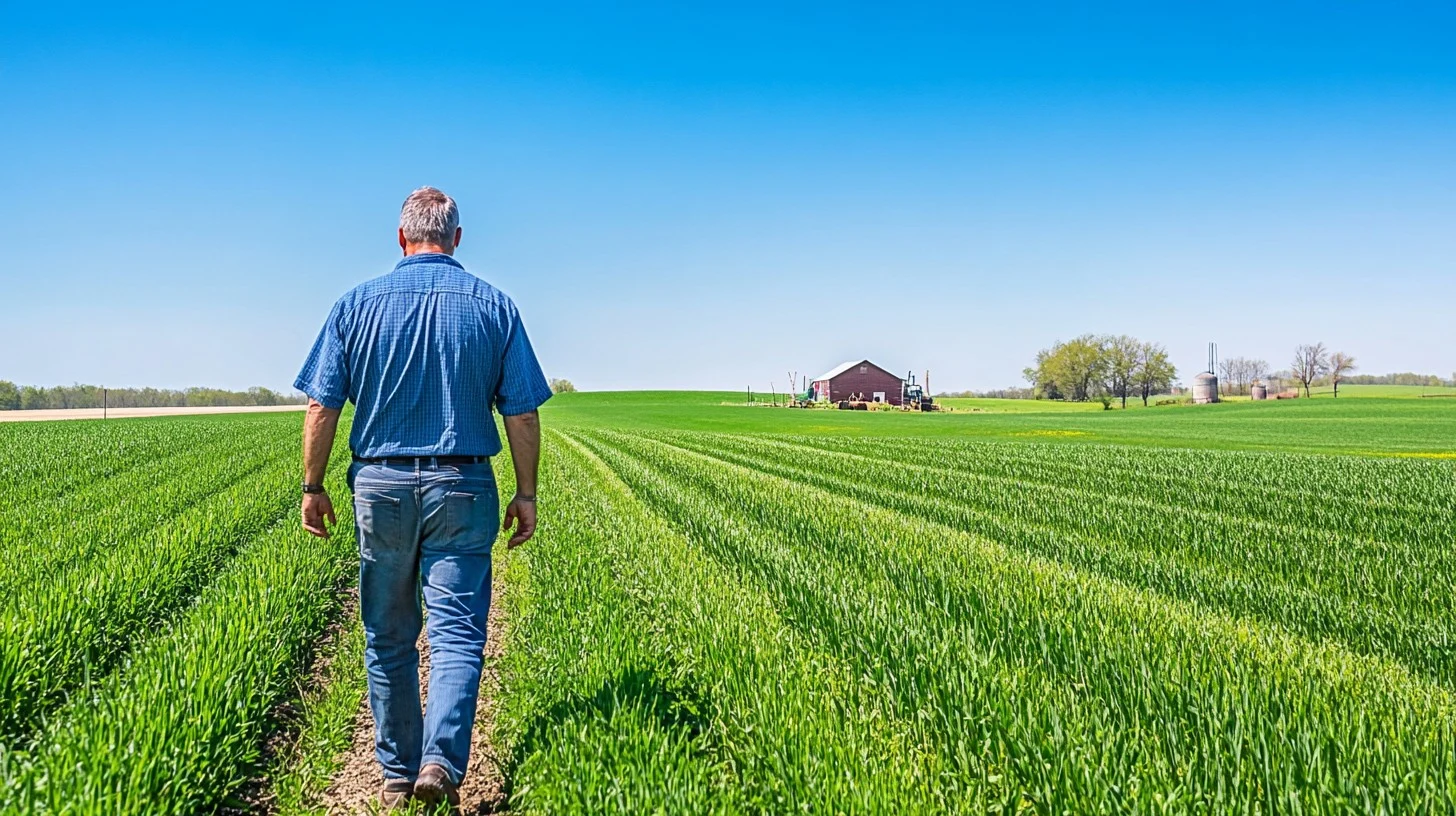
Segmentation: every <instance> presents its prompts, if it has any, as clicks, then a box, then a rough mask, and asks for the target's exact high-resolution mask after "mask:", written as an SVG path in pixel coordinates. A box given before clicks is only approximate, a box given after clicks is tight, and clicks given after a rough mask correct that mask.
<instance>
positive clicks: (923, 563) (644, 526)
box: [506, 431, 1456, 813]
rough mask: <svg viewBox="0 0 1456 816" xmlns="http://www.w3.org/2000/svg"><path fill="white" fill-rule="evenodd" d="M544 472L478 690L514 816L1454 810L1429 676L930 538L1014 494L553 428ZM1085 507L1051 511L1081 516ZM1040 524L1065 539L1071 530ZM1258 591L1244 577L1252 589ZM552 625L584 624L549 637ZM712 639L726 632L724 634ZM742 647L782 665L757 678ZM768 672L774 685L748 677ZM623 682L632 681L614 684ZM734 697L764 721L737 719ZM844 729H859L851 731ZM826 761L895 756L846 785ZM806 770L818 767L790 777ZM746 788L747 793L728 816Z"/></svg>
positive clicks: (1167, 599) (856, 463) (996, 534)
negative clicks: (491, 660)
mask: <svg viewBox="0 0 1456 816" xmlns="http://www.w3.org/2000/svg"><path fill="white" fill-rule="evenodd" d="M790 447H793V445H792V444H790ZM1053 453H1055V452H1053ZM1169 455H1171V456H1192V455H1195V454H1186V453H1174V454H1169ZM871 458H872V457H871ZM810 460H812V467H809V466H807V465H806V464H805V463H806V462H808V461H810ZM765 461H767V462H771V463H772V464H769V465H765V464H763V463H764V462H765ZM548 462H550V463H551V466H550V467H549V468H548V472H547V474H546V486H545V487H544V488H543V492H544V494H545V495H547V496H553V495H554V496H555V497H556V499H555V503H553V504H551V505H548V506H547V508H545V509H546V510H547V516H546V518H547V521H546V525H547V526H546V527H545V528H543V536H542V540H541V542H539V543H540V546H539V547H537V548H535V549H530V550H528V551H527V552H526V554H525V555H524V556H522V557H521V558H519V559H517V561H518V562H519V563H517V562H513V564H512V570H513V578H516V577H519V580H518V581H517V582H516V589H513V590H510V592H511V593H512V595H511V597H512V599H513V600H512V601H511V603H512V604H513V612H515V613H518V615H519V617H518V618H517V617H513V618H512V620H513V624H512V626H513V630H512V631H513V634H512V640H511V648H512V649H514V650H515V651H513V652H511V651H508V655H511V656H510V657H508V660H509V661H512V662H511V663H510V666H511V667H512V668H511V671H509V672H507V679H508V683H507V689H506V702H507V704H508V706H516V707H517V708H514V709H511V710H516V711H519V712H522V713H517V714H516V715H514V719H513V720H512V722H513V723H515V725H513V729H512V731H511V732H510V733H511V737H510V739H509V743H510V744H511V745H512V746H513V747H514V759H515V762H516V770H515V773H516V777H515V778H516V780H517V784H518V787H517V789H516V799H517V804H518V805H520V806H521V807H522V808H523V809H525V810H538V811H553V810H562V809H566V808H564V807H562V804H563V803H572V804H576V805H580V804H581V803H587V804H595V805H596V806H597V809H607V808H611V809H632V810H650V809H653V808H654V807H655V808H659V809H660V808H666V809H667V810H674V811H676V810H681V811H684V812H688V811H701V812H714V811H718V812H784V811H786V810H790V809H793V808H794V807H797V806H804V804H803V803H805V802H818V801H819V800H816V799H814V798H813V797H815V796H817V795H821V794H822V795H825V796H826V797H828V798H827V799H825V800H824V801H826V802H832V803H836V804H837V805H838V807H835V806H830V805H826V806H824V807H823V808H821V809H823V810H836V809H838V810H846V811H886V810H891V809H897V808H902V809H909V810H921V809H927V808H928V809H944V810H963V811H965V812H986V811H988V810H1001V811H1021V810H1028V809H1029V810H1033V811H1035V812H1044V813H1052V812H1057V813H1061V812H1078V813H1082V812H1103V813H1120V812H1156V811H1169V810H1171V811H1178V812H1184V811H1195V812H1312V813H1318V812H1382V811H1383V812H1389V813H1395V812H1431V811H1433V810H1450V809H1451V808H1452V807H1453V802H1456V798H1453V796H1456V760H1453V756H1452V751H1453V749H1456V701H1453V699H1452V695H1451V693H1450V692H1449V691H1448V690H1447V689H1445V688H1444V687H1443V686H1442V685H1441V684H1439V683H1436V682H1433V681H1432V680H1430V679H1427V678H1426V677H1424V676H1422V675H1421V674H1418V673H1413V672H1411V671H1410V670H1408V669H1407V668H1406V667H1405V666H1403V665H1401V663H1399V662H1396V661H1393V660H1391V659H1389V658H1387V657H1383V656H1380V655H1362V654H1360V653H1358V652H1356V651H1353V650H1351V649H1350V648H1349V647H1347V646H1345V645H1342V644H1341V643H1339V642H1335V641H1330V640H1325V639H1321V638H1315V637H1308V636H1305V635H1304V634H1302V633H1299V632H1297V631H1292V630H1293V629H1294V627H1290V626H1286V625H1281V624H1277V623H1270V622H1266V621H1265V620H1263V619H1261V618H1258V617H1248V616H1244V615H1241V614H1236V613H1233V612H1231V611H1229V610H1226V609H1223V608H1220V607H1218V606H1217V605H1212V604H1208V603H1204V602H1202V601H1196V600H1191V599H1189V598H1187V597H1180V596H1179V595H1178V594H1177V593H1172V592H1167V591H1155V590H1154V588H1153V583H1154V581H1153V579H1154V578H1155V577H1156V576H1154V575H1153V574H1152V573H1148V574H1147V575H1145V576H1144V578H1145V579H1146V581H1145V582H1143V583H1139V582H1138V581H1135V580H1133V581H1127V580H1122V579H1121V578H1120V577H1119V576H1116V575H1113V574H1110V573H1109V572H1104V571H1099V570H1097V569H1093V568H1091V567H1090V566H1089V565H1088V564H1087V563H1081V562H1077V561H1075V560H1074V559H1071V558H1064V557H1055V556H1054V555H1051V554H1049V553H1047V552H1043V551H1039V550H1038V549H1037V548H1035V547H1031V546H1027V545H1026V541H1029V540H1031V538H1030V535H1031V533H1032V532H1038V531H1036V530H1035V529H1034V528H1032V527H1030V526H1029V525H1030V524H1031V523H1032V522H1033V521H1034V519H1031V518H1017V517H1013V518H1012V521H1014V522H1015V523H1014V524H1002V525H1001V526H999V527H995V526H988V527H985V528H980V529H972V528H971V527H970V525H964V524H957V523H952V522H955V521H956V519H957V518H961V517H957V516H954V515H951V514H950V508H951V507H953V506H954V505H955V503H956V502H967V501H973V500H975V499H976V495H977V493H976V491H982V492H986V493H992V494H996V495H999V494H1000V493H1001V492H1010V493H1015V491H1017V490H1026V489H1028V488H1029V487H1030V486H1031V484H1030V482H1027V481H1025V480H1023V481H1022V482H1016V481H1014V480H1012V481H1008V482H1007V483H1006V484H1005V485H1004V486H1003V487H1001V488H995V486H994V485H991V484H990V483H986V482H979V483H978V482H975V481H974V480H969V481H970V482H971V483H973V484H976V485H977V487H976V490H975V491H970V492H967V493H966V494H964V495H956V494H952V495H950V496H946V495H937V494H936V493H935V490H936V486H937V485H942V486H948V485H950V484H951V483H953V482H955V481H956V478H955V474H954V473H951V472H935V473H932V474H930V476H929V478H926V479H922V480H919V481H913V480H909V481H907V480H908V479H909V477H908V475H907V471H906V470H905V469H903V468H904V466H901V465H897V464H896V463H894V462H892V461H889V460H885V461H881V462H878V463H875V462H869V463H866V462H863V461H860V460H858V459H850V460H844V459H835V458H833V457H827V458H821V457H820V455H819V454H817V453H815V452H813V451H808V450H775V449H774V448H773V446H772V445H770V444H768V443H767V442H766V441H763V440H753V441H750V440H732V439H720V438H711V437H707V436H704V437H702V438H699V439H697V440H690V439H685V438H683V437H682V436H676V437H672V438H668V437H664V438H663V439H660V440H659V439H648V438H641V437H633V436H627V435H623V434H617V433H612V432H609V431H593V432H573V433H571V434H569V435H566V436H558V437H553V439H552V442H551V444H550V446H549V451H548ZM896 468H902V469H901V470H897V469H896ZM945 470H947V471H953V470H954V467H951V468H945ZM814 472H827V475H825V476H824V478H822V479H820V480H819V481H813V480H810V479H809V478H807V477H808V476H809V475H810V474H812V473H814ZM1112 478H1115V470H1114V471H1113V473H1112ZM1324 478H1332V477H1328V476H1326V477H1324ZM882 484H883V487H882V486H881V485H882ZM853 485H862V486H863V488H864V491H867V492H857V491H856V490H854V489H853V487H852V486H853ZM993 488H994V489H993ZM875 491H877V492H878V493H879V494H881V495H879V496H878V497H876V496H875V495H872V493H873V492H875ZM1351 492H1352V493H1353V492H1355V491H1354V489H1353V488H1352V490H1351ZM1052 496H1055V497H1057V500H1058V501H1060V502H1066V501H1067V500H1068V494H1067V493H1065V492H1057V493H1053V494H1048V495H1047V496H1044V497H1043V499H1045V500H1047V501H1050V500H1051V497H1052ZM912 498H921V499H925V500H927V502H926V503H925V504H922V505H916V504H910V503H908V502H909V501H910V499H912ZM1153 498H1154V499H1157V500H1155V501H1151V502H1146V503H1143V504H1137V503H1124V504H1120V505H1116V506H1117V507H1119V508H1120V510H1119V515H1122V514H1134V515H1135V514H1137V513H1155V512H1158V507H1159V506H1160V504H1164V505H1166V506H1169V507H1175V506H1176V505H1177V499H1176V496H1173V495H1169V496H1163V497H1153ZM931 500H933V501H931ZM1105 503H1106V502H1105V501H1104V500H1103V499H1102V498H1101V497H1099V496H1097V495H1092V496H1090V497H1089V499H1088V500H1087V501H1085V502H1083V503H1082V504H1080V505H1078V507H1079V508H1080V509H1081V510H1082V512H1084V513H1088V514H1093V515H1096V514H1097V513H1098V512H1099V510H1098V506H1099V504H1105ZM1012 507H1013V505H1012V504H1011V503H1003V504H1000V505H997V508H999V509H998V510H997V512H996V513H990V512H984V513H982V517H983V518H984V519H992V520H994V519H996V518H998V517H1000V516H1004V515H1005V514H1009V513H1010V512H1011V508H1012ZM931 511H939V512H940V513H941V515H936V514H935V513H933V512H931ZM965 518H973V517H972V516H966V517H965ZM1108 518H1109V521H1108V523H1111V522H1110V517H1108ZM607 519H610V521H611V523H610V524H607V523H604V520H607ZM1058 519H1059V521H1058V523H1059V524H1061V525H1064V526H1066V527H1067V530H1065V531H1064V532H1065V534H1066V535H1067V536H1068V537H1069V538H1073V539H1077V540H1078V541H1079V542H1080V543H1082V544H1090V543H1092V542H1093V541H1094V540H1095V536H1092V535H1090V534H1089V530H1090V529H1092V528H1080V530H1081V531H1080V532H1076V530H1078V529H1079V528H1077V527H1076V526H1075V525H1073V524H1072V523H1071V522H1072V520H1071V519H1070V518H1069V517H1058ZM987 523H988V524H989V522H987ZM1282 524H1283V522H1280V523H1278V524H1276V525H1275V526H1274V527H1271V528H1268V529H1267V530H1266V532H1268V533H1269V534H1271V535H1278V534H1282V532H1283V530H1284V527H1283V526H1280V525H1282ZM1054 532H1055V530H1048V531H1046V535H1045V536H1044V540H1045V539H1047V538H1049V537H1050V535H1051V534H1053V533H1054ZM1038 534H1041V533H1039V532H1038ZM1017 535H1021V536H1022V538H1021V539H1017V538H1016V536H1017ZM1001 538H1010V539H1012V540H1010V541H1002V540H1001ZM1114 544H1117V545H1125V544H1127V542H1119V541H1113V542H1111V543H1109V545H1108V548H1107V549H1108V550H1109V551H1110V550H1111V549H1113V545H1114ZM533 546H534V545H533ZM1259 575H1260V571H1259V570H1252V571H1250V572H1249V573H1248V574H1247V575H1246V576H1244V579H1245V580H1247V581H1249V582H1251V583H1252V584H1254V585H1256V586H1257V584H1258V581H1259ZM717 587H721V590H720V589H716V588H717ZM719 592H721V593H722V595H718V594H717V593H719ZM515 593H520V594H519V595H517V594H515ZM720 597H721V598H725V599H729V600H725V601H722V603H721V605H719V604H718V602H716V601H715V600H714V599H715V598H720ZM1346 600H1347V602H1349V603H1355V602H1356V601H1355V599H1346ZM730 601H731V602H730ZM581 610H588V611H585V612H582V611H581ZM623 610H631V611H630V613H628V612H624V611H623ZM579 619H580V625H581V626H584V627H585V629H582V630H573V629H572V627H573V625H576V624H577V622H578V620H579ZM694 621H699V623H698V624H697V625H696V626H697V628H695V625H694V623H693V622H694ZM745 621H746V622H748V623H744V622H745ZM735 625H743V627H744V628H743V629H742V630H741V632H742V633H743V634H742V636H741V637H737V638H734V637H731V636H729V634H726V633H731V632H732V631H734V626H735ZM517 626H520V627H521V628H520V629H516V628H515V627H517ZM761 642H763V643H768V644H770V648H771V649H778V650H782V651H781V652H779V653H774V657H773V660H772V661H769V662H768V663H767V664H765V663H761V662H758V658H759V655H761V654H762V653H761V652H759V651H758V650H759V648H760V643H761ZM537 647H539V648H540V649H541V651H540V652H534V651H532V649H533V648H537ZM779 654H787V655H792V656H793V659H785V658H782V657H779V656H778V655H779ZM516 661H519V662H516ZM774 661H780V662H782V663H783V664H784V665H785V666H786V667H787V668H786V669H785V670H784V673H783V674H782V675H781V676H780V675H776V674H774V673H773V672H771V671H769V672H767V673H764V672H763V671H762V670H761V669H759V668H757V667H761V666H764V665H772V663H773V662H774ZM623 666H625V667H640V670H639V668H630V671H629V673H628V674H627V675H626V676H625V677H624V676H623V675H622V674H621V672H619V671H618V667H623ZM795 667H816V669H815V670H813V671H811V670H809V669H807V668H798V669H796V668H795ZM755 688H756V689H757V693H756V694H755V693H753V692H752V691H749V692H743V691H739V692H737V693H735V692H734V691H733V690H734V689H755ZM801 690H802V691H801ZM761 698H768V699H769V700H770V701H772V704H773V705H780V704H782V705H784V706H786V707H787V712H786V713H785V715H784V716H781V717H778V718H768V717H765V718H763V719H753V718H754V717H756V716H760V715H759V714H758V713H757V712H759V711H760V709H761V708H762V705H763V704H762V703H756V702H755V701H757V700H759V699H761ZM513 700H514V702H513ZM624 700H625V701H627V702H630V703H631V705H622V703H623V701H624ZM826 700H838V701H843V704H844V708H842V709H837V708H835V707H834V706H832V705H826V702H825V701H826ZM664 706H665V711H666V713H664V711H663V710H662V709H663V707H664ZM816 706H817V708H816ZM818 709H824V710H823V711H822V712H818ZM683 711H687V712H689V713H690V716H689V715H684V714H682V713H681V712H683ZM634 712H635V713H634ZM816 712H818V713H816ZM859 716H863V717H864V720H865V721H868V722H872V723H875V724H876V725H875V726H874V727H870V728H868V730H865V731H861V730H858V729H857V724H859V723H861V722H862V721H861V720H860V719H858V717H859ZM801 720H802V722H804V723H808V724H806V725H801V724H800V722H801ZM604 724H606V725H610V728H605V730H603V731H601V732H600V733H599V732H598V730H597V729H601V728H604ZM588 726H590V727H588ZM735 726H738V727H735ZM598 736H600V738H601V742H598V741H597V737H598ZM629 746H635V748H636V749H639V750H635V751H628V750H626V749H627V747H629ZM846 750H848V751H850V752H851V753H852V754H854V755H855V756H859V757H868V758H870V759H874V758H876V757H883V756H885V752H886V751H888V752H889V753H890V754H892V755H895V756H897V757H898V758H899V759H900V760H901V763H902V764H897V765H895V767H894V768H893V769H890V770H884V771H873V770H866V768H867V767H873V766H866V765H860V764H856V763H855V762H853V761H845V760H844V757H845V753H844V751H846ZM765 756H769V757H774V758H776V759H777V761H778V763H779V764H777V765H772V764H767V763H762V762H759V761H758V760H759V759H760V758H761V757H765ZM817 758H825V759H824V761H823V765H822V768H821V770H822V771H823V773H822V774H821V775H819V776H815V775H813V774H811V773H808V772H806V771H805V770H804V769H806V768H815V767H819V766H818V765H816V761H817ZM836 772H837V773H836ZM637 774H642V775H643V777H644V778H647V779H655V780H669V779H673V780H680V781H679V782H675V783H673V786H672V787H668V788H663V789H662V790H661V792H660V795H658V796H657V798H653V794H652V792H651V791H643V790H639V789H636V788H633V787H632V786H631V785H630V784H628V783H626V782H622V781H620V780H630V779H633V778H636V775H637ZM897 774H898V775H897ZM614 779H615V780H619V781H617V782H613V781H612V780H614ZM879 779H885V780H889V781H888V782H887V783H886V784H885V785H884V786H883V787H876V784H875V780H879ZM583 780H585V781H583ZM664 784H665V783H664ZM521 786H523V787H521ZM715 790H716V791H717V792H718V793H719V794H721V795H717V796H714V795H713V794H712V792H713V791H715ZM761 790H762V791H773V792H774V793H773V795H774V797H776V798H774V799H772V800H768V799H761V798H754V793H755V792H757V791H761ZM826 791H827V792H828V793H824V792H826ZM725 792H726V793H725ZM856 794H859V795H862V796H863V797H865V798H862V799H859V800H856V799H854V798H853V796H854V795H856ZM634 797H635V798H634ZM682 802H687V803H688V804H689V806H687V807H681V808H679V807H677V805H678V804H680V803H682ZM624 803H630V806H624Z"/></svg>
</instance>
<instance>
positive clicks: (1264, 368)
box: [1249, 360, 1269, 385]
mask: <svg viewBox="0 0 1456 816" xmlns="http://www.w3.org/2000/svg"><path fill="white" fill-rule="evenodd" d="M1268 378H1269V363H1268V361H1265V360H1250V361H1249V384H1250V385H1253V384H1254V383H1256V382H1258V381H1260V380H1267V379H1268Z"/></svg>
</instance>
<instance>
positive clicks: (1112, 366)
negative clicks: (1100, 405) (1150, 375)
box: [1103, 334, 1143, 408]
mask: <svg viewBox="0 0 1456 816" xmlns="http://www.w3.org/2000/svg"><path fill="white" fill-rule="evenodd" d="M1103 350H1104V351H1103V353H1104V355H1105V357H1106V369H1107V384H1108V385H1109V386H1111V388H1112V395H1113V396H1115V397H1120V398H1121V399H1122V407H1123V408H1127V391H1128V389H1129V388H1130V387H1131V386H1132V383H1133V378H1134V376H1135V375H1136V374H1137V369H1138V362H1139V360H1140V359H1141V357H1142V350H1143V344H1142V343H1140V342H1138V340H1137V338H1135V337H1128V336H1127V335H1125V334H1120V335H1118V336H1116V337H1108V338H1106V339H1105V340H1103Z"/></svg>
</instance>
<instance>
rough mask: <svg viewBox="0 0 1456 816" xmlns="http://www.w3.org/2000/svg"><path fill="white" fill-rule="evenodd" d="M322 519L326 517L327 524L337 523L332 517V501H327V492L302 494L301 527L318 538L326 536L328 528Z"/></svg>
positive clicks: (327, 535)
mask: <svg viewBox="0 0 1456 816" xmlns="http://www.w3.org/2000/svg"><path fill="white" fill-rule="evenodd" d="M324 519H328V521H329V524H338V523H339V520H338V519H336V518H334V503H333V502H331V501H329V494H327V493H305V494H303V529H305V530H307V531H309V532H310V533H313V534H314V535H316V536H318V537H319V538H328V537H329V528H328V527H325V526H324Z"/></svg>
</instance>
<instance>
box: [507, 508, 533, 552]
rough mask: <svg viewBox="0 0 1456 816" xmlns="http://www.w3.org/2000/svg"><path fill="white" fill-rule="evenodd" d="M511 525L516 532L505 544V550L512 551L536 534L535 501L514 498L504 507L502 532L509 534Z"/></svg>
mask: <svg viewBox="0 0 1456 816" xmlns="http://www.w3.org/2000/svg"><path fill="white" fill-rule="evenodd" d="M512 523H514V524H515V528H516V532H515V535H512V536H511V538H510V540H509V541H507V542H506V549H508V550H513V549H515V548H516V547H519V546H521V545H522V544H525V543H526V542H527V541H530V540H531V536H533V535H535V534H536V500H535V499H523V498H521V497H520V496H515V497H513V498H512V499H511V503H510V504H509V505H508V506H507V507H506V518H505V523H504V524H502V525H501V530H502V531H503V532H507V533H508V532H510V531H511V525H512Z"/></svg>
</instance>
